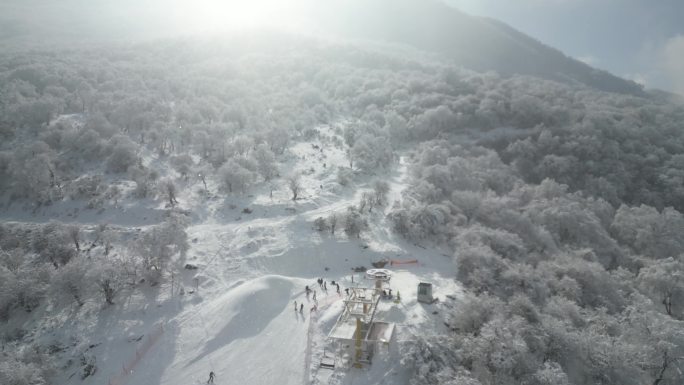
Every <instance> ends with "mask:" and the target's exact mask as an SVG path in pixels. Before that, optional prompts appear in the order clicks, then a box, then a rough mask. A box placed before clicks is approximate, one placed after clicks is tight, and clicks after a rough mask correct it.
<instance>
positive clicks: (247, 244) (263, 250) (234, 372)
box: [61, 127, 460, 385]
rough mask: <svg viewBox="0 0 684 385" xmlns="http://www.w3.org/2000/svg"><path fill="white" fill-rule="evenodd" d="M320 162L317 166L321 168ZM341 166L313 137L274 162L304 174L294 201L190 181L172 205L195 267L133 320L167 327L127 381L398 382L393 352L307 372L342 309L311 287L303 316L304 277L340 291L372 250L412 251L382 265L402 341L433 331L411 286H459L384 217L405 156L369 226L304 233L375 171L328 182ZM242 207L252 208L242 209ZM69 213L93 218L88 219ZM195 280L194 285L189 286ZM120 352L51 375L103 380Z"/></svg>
mask: <svg viewBox="0 0 684 385" xmlns="http://www.w3.org/2000/svg"><path fill="white" fill-rule="evenodd" d="M320 131H321V133H322V134H323V136H327V137H330V136H332V135H335V134H334V132H333V130H332V128H330V127H321V128H320ZM314 145H317V146H318V147H319V148H323V149H324V151H320V149H316V148H315V147H314ZM311 159H314V161H313V162H311ZM323 160H324V161H325V163H326V167H321V162H322V161H323ZM340 166H347V159H346V155H345V151H344V149H342V148H337V147H334V146H333V145H332V144H331V143H330V142H329V141H321V140H319V139H314V140H312V141H308V142H301V143H297V144H295V145H294V146H293V147H292V153H290V154H289V155H286V162H285V163H284V164H282V165H281V169H282V170H299V171H303V172H302V179H301V181H302V187H303V189H302V190H303V191H302V193H301V194H300V196H301V198H300V199H298V200H297V201H296V202H293V201H292V200H291V197H290V195H289V191H288V190H287V188H286V187H285V186H284V183H282V182H281V183H280V185H278V186H277V187H276V188H275V189H274V190H273V193H272V194H271V193H270V188H269V186H267V185H265V184H262V185H257V186H255V187H254V188H252V189H250V195H235V196H228V197H225V196H223V195H222V194H221V195H219V194H215V195H212V196H210V197H202V196H201V194H199V193H198V187H197V186H196V185H195V186H186V187H185V188H184V189H182V190H181V191H180V194H179V196H178V200H179V201H180V206H181V208H182V209H184V210H188V211H189V212H190V213H191V216H192V218H193V224H192V225H191V226H190V227H189V228H188V236H189V239H190V240H192V242H191V244H190V245H191V248H190V250H189V252H188V255H187V258H186V260H185V261H184V262H183V263H185V262H187V263H192V264H195V265H197V266H198V270H196V271H188V270H181V271H182V273H181V274H180V275H181V276H180V278H179V279H180V285H182V286H183V287H185V288H186V294H185V295H183V296H180V295H176V296H175V297H172V298H168V296H167V297H163V296H160V297H159V298H156V299H153V301H156V308H155V307H153V306H152V305H150V308H151V309H153V310H154V311H149V312H148V313H143V314H141V315H138V317H143V319H141V320H140V323H139V324H140V326H139V327H137V329H135V330H136V333H141V334H143V333H145V332H146V329H145V327H146V325H153V324H154V322H158V321H160V320H162V321H164V322H165V324H166V325H168V327H167V329H168V331H167V332H166V333H164V335H163V336H162V340H161V341H160V343H158V344H157V345H156V346H155V347H153V348H152V349H151V350H150V351H149V352H148V353H147V354H146V356H145V357H143V359H142V361H141V364H140V365H139V368H138V369H137V370H136V372H134V373H132V374H130V375H129V376H128V377H127V380H126V384H128V385H135V384H145V385H157V384H160V385H161V384H163V385H187V384H193V383H205V382H206V379H207V378H208V375H209V372H210V371H213V372H215V373H216V380H215V383H216V384H229V383H230V384H236V383H239V384H245V385H257V384H279V385H280V384H282V385H287V384H301V383H304V384H322V383H335V384H348V383H352V382H353V383H354V384H357V385H358V384H397V385H400V384H406V383H407V382H408V378H407V374H406V373H407V372H406V370H407V369H406V368H402V367H401V365H400V363H399V359H398V353H397V352H395V353H393V354H392V355H391V356H390V357H388V358H386V359H385V360H384V361H381V360H380V359H379V358H378V363H377V364H375V363H374V364H373V366H372V367H371V368H370V369H369V370H361V371H358V370H356V369H340V368H336V369H335V370H334V372H325V373H319V370H318V369H317V363H316V359H320V356H321V354H320V353H319V351H322V350H323V349H324V348H325V347H326V346H327V341H326V335H327V333H328V332H329V330H330V328H331V327H332V325H333V324H334V320H335V319H336V318H337V316H338V315H339V312H340V311H341V309H342V308H341V306H339V305H338V304H339V303H341V302H339V301H340V299H341V297H340V296H338V295H337V293H335V292H334V290H333V291H331V292H330V293H328V294H327V297H325V295H326V294H325V293H323V292H322V291H321V292H320V296H319V301H320V303H319V309H318V311H317V312H316V313H312V314H309V312H308V311H307V310H308V309H309V308H310V307H311V306H312V304H313V302H312V301H310V299H309V298H307V297H306V296H305V295H304V290H303V289H304V286H305V285H309V286H310V287H314V285H316V286H317V284H315V280H316V278H318V277H323V278H324V279H325V280H326V281H330V280H334V281H338V282H339V283H340V285H341V292H342V293H344V288H345V287H349V286H351V285H358V284H360V282H363V279H362V275H360V274H358V273H357V274H356V275H355V281H354V283H352V281H351V274H350V269H351V268H353V267H355V266H360V265H363V266H366V267H370V262H372V261H376V260H379V259H382V258H398V259H413V258H418V259H419V260H420V261H421V262H420V264H419V265H417V266H410V267H404V268H393V269H392V270H393V274H394V276H393V279H392V287H393V289H394V290H395V291H401V293H402V297H403V298H404V300H403V302H402V304H400V305H397V306H392V307H391V308H389V309H388V310H386V311H382V312H379V314H378V317H383V319H385V320H387V321H390V322H396V323H397V337H396V339H397V340H402V339H410V338H411V335H412V334H413V333H416V332H418V330H419V329H421V328H423V327H424V328H426V329H428V330H429V329H430V328H439V327H443V325H440V322H439V321H438V320H437V319H436V317H434V316H433V315H432V314H431V313H432V307H431V306H433V305H422V304H418V303H417V302H416V301H415V290H416V285H417V283H418V282H420V281H429V282H433V283H435V294H436V295H437V296H438V297H441V298H444V297H443V295H440V294H453V293H455V292H456V293H457V292H459V290H460V288H459V286H458V284H457V283H456V282H455V281H454V279H453V277H454V274H453V271H454V266H453V263H452V262H451V261H450V258H447V257H445V256H443V255H442V254H440V253H439V252H438V251H436V250H429V249H423V248H420V247H416V246H415V245H412V244H410V243H408V242H406V241H404V240H403V239H401V238H400V237H398V236H397V235H395V234H393V233H392V231H391V230H390V224H389V223H388V221H387V219H386V217H385V214H386V213H388V212H389V211H390V210H391V206H392V204H393V203H394V202H395V201H400V200H401V198H402V190H403V189H404V187H405V186H406V183H407V162H406V159H405V158H403V157H402V158H400V159H399V160H398V161H397V162H396V163H395V165H394V166H393V169H392V170H388V171H389V172H383V173H381V174H384V175H388V176H389V178H388V179H387V181H388V182H389V185H390V191H389V194H388V199H387V201H388V202H387V204H386V205H385V206H384V207H383V208H382V210H380V207H378V208H377V209H376V210H375V211H374V213H373V214H372V215H371V216H370V219H369V222H370V229H369V230H368V231H367V232H366V234H364V235H363V236H362V238H361V239H348V238H347V237H346V236H345V234H344V231H343V228H342V226H341V225H340V223H338V231H337V232H336V234H335V236H331V235H330V234H329V233H325V234H322V233H319V232H317V231H315V230H314V229H313V224H312V223H313V221H314V220H315V219H316V218H317V217H327V216H329V215H330V214H332V213H339V214H343V213H344V212H345V211H346V209H347V207H348V206H350V205H353V204H356V203H358V201H359V199H360V197H361V195H362V194H363V192H364V191H370V190H371V189H372V187H371V182H372V181H373V178H372V177H367V176H361V177H359V178H357V181H356V185H355V186H350V187H345V188H342V187H340V186H339V185H337V183H336V182H335V181H336V172H335V168H336V167H340ZM311 170H313V172H311ZM283 176H285V175H283ZM200 184H201V183H200ZM208 187H209V190H210V191H217V189H218V186H215V185H212V184H211V183H209V186H208ZM147 206H148V207H150V210H153V211H151V212H153V213H156V211H154V210H161V209H162V206H163V205H161V204H158V207H154V204H153V203H150V202H148V203H147ZM246 207H250V208H251V209H252V212H251V213H247V212H243V208H246ZM134 212H135V210H133V209H128V210H127V211H125V212H123V211H122V212H118V214H116V215H120V216H121V217H116V215H115V213H111V214H110V215H113V216H114V217H116V218H118V219H117V220H116V221H115V222H116V223H122V224H126V223H128V221H129V220H128V219H126V215H127V214H126V213H134ZM160 218H161V216H160ZM74 220H75V221H79V220H82V221H83V223H85V224H91V223H95V221H94V220H93V219H92V218H91V217H89V216H86V215H82V216H80V217H75V218H74ZM150 220H152V219H151V218H148V217H145V221H147V222H145V221H143V222H141V221H142V217H141V218H140V219H136V220H135V221H134V222H132V223H136V224H137V225H143V226H146V225H149V224H154V221H152V222H149V221H150ZM148 222H149V223H148ZM340 222H341V221H340ZM196 285H197V286H196ZM195 288H197V291H196V292H194V293H190V291H191V290H194V289H195ZM163 290H166V289H163ZM159 291H160V293H161V292H162V288H160V289H159ZM404 293H405V294H404ZM295 300H296V301H297V302H298V304H299V303H303V304H304V307H305V309H304V312H303V313H302V314H300V313H299V312H293V308H292V306H293V301H295ZM293 313H294V314H293ZM293 315H294V317H293ZM101 317H105V316H104V315H102V316H101ZM111 317H112V318H111V319H108V320H107V324H108V325H109V326H108V327H109V328H110V329H112V330H115V329H120V328H123V329H124V330H129V324H127V323H126V321H125V320H121V319H117V318H115V317H117V313H114V314H112V315H111ZM145 317H146V318H145ZM426 324H427V325H428V326H425V325H426ZM128 333H132V332H131V331H128ZM111 338H114V337H110V339H111ZM98 342H99V341H98ZM124 345H125V344H124ZM124 347H125V346H124ZM97 349H98V348H96V349H94V352H95V353H97V352H98V351H97ZM130 351H131V349H130V346H129V347H127V348H126V347H125V348H124V349H119V350H118V351H114V350H112V349H109V350H107V352H108V353H107V354H108V355H107V356H104V357H103V358H102V359H101V360H99V362H98V365H99V370H98V372H97V373H96V375H95V376H92V377H90V378H88V379H87V380H86V381H83V382H82V381H81V380H80V379H78V376H74V377H72V378H70V379H66V378H65V379H64V381H63V382H61V383H62V384H64V385H67V384H68V385H77V384H88V385H89V384H102V383H105V384H106V383H107V380H108V379H109V377H108V376H110V375H112V374H113V373H116V372H117V371H119V370H120V369H119V368H120V367H121V366H120V363H121V362H123V361H124V360H126V359H128V358H127V357H128V355H130ZM101 354H104V353H101ZM98 359H99V357H98ZM338 363H339V360H338ZM65 376H66V375H65Z"/></svg>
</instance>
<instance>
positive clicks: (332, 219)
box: [327, 213, 337, 235]
mask: <svg viewBox="0 0 684 385" xmlns="http://www.w3.org/2000/svg"><path fill="white" fill-rule="evenodd" d="M327 222H328V225H329V226H330V234H331V235H335V229H336V228H337V214H335V213H332V214H330V215H329V216H328V220H327Z"/></svg>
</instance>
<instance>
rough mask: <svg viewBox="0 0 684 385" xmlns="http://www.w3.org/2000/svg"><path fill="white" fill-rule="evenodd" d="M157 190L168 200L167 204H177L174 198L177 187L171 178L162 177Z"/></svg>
mask: <svg viewBox="0 0 684 385" xmlns="http://www.w3.org/2000/svg"><path fill="white" fill-rule="evenodd" d="M157 186H158V187H159V190H160V191H159V192H160V193H161V194H162V195H163V196H164V197H165V198H166V199H167V200H168V201H169V206H171V207H173V206H175V205H177V204H178V200H177V199H176V193H177V188H176V184H175V183H174V182H173V180H171V179H169V178H167V179H162V180H161V181H160V182H159V184H158V185H157Z"/></svg>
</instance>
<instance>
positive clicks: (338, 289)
mask: <svg viewBox="0 0 684 385" xmlns="http://www.w3.org/2000/svg"><path fill="white" fill-rule="evenodd" d="M335 286H336V287H337V294H340V284H339V283H338V284H337V285H335Z"/></svg>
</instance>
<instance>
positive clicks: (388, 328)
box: [322, 269, 395, 368]
mask: <svg viewBox="0 0 684 385" xmlns="http://www.w3.org/2000/svg"><path fill="white" fill-rule="evenodd" d="M390 276H391V274H390V272H389V271H388V270H385V269H371V270H368V271H367V272H366V279H367V280H371V281H374V284H373V286H372V287H354V288H350V290H349V295H348V296H347V297H346V298H345V299H344V309H343V310H342V314H340V316H339V318H338V319H337V322H336V323H335V326H333V328H332V330H331V331H330V334H328V337H329V338H330V339H331V340H332V341H333V344H334V345H335V347H334V350H335V352H336V355H337V356H338V357H341V358H346V359H347V360H349V361H350V362H351V365H352V366H353V367H357V368H361V367H363V366H364V365H370V364H371V362H372V360H373V356H374V355H375V354H376V353H377V352H378V351H379V349H381V348H383V347H389V344H390V342H391V341H392V337H393V335H394V326H395V325H394V324H393V323H389V322H383V321H382V320H378V319H377V310H378V305H379V303H380V300H381V299H382V298H383V296H385V297H387V290H388V289H389V280H390ZM322 366H324V367H330V365H329V364H328V365H324V364H323V363H322Z"/></svg>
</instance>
